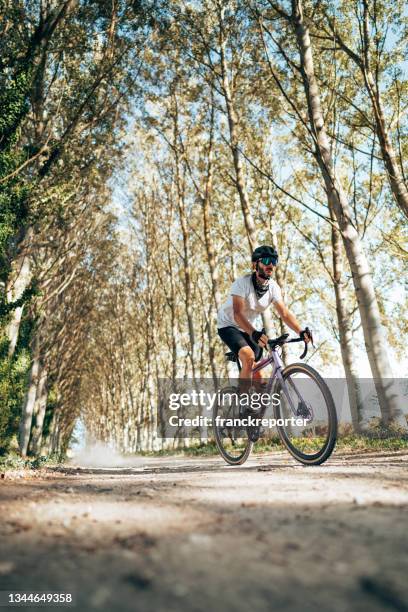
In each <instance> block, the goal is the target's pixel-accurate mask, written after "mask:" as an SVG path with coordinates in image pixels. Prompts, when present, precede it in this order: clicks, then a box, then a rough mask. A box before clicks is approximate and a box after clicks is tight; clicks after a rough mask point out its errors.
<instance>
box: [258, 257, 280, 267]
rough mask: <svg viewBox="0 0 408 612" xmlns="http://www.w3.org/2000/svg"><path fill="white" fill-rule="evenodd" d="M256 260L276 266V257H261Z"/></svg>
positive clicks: (266, 264) (265, 264)
mask: <svg viewBox="0 0 408 612" xmlns="http://www.w3.org/2000/svg"><path fill="white" fill-rule="evenodd" d="M258 261H260V262H261V263H262V264H263V265H264V266H270V265H271V264H272V265H274V266H276V264H277V263H278V258H277V257H261V259H258Z"/></svg>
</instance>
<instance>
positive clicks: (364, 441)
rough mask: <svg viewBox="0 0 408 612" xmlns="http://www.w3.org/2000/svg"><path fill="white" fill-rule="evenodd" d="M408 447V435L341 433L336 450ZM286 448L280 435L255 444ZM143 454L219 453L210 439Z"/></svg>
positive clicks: (257, 448)
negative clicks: (204, 441) (200, 442)
mask: <svg viewBox="0 0 408 612" xmlns="http://www.w3.org/2000/svg"><path fill="white" fill-rule="evenodd" d="M321 443H322V440H321V439H319V438H316V439H315V440H313V439H310V438H308V439H307V448H308V449H309V451H311V450H314V448H316V450H317V449H319V448H320V447H321ZM405 449H408V436H406V435H403V436H396V435H391V436H389V437H379V436H376V435H373V434H368V435H356V434H347V435H341V436H339V438H338V439H337V443H336V450H338V451H342V452H353V451H359V452H369V451H400V450H405ZM282 450H285V448H284V446H283V444H282V442H281V441H280V438H279V437H278V436H276V437H272V438H268V439H261V440H259V441H258V442H257V443H256V444H255V445H254V452H255V453H270V452H274V451H282ZM140 454H141V455H143V456H150V457H166V456H184V457H205V456H212V455H217V454H218V449H217V447H216V444H215V442H214V441H210V442H208V443H206V444H198V443H197V444H195V445H191V446H189V447H187V448H177V449H171V448H170V449H162V450H159V451H152V452H142V453H140Z"/></svg>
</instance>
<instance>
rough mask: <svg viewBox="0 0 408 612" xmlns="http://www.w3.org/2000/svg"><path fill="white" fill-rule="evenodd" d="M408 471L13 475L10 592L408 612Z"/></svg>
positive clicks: (147, 464)
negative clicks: (18, 477)
mask: <svg viewBox="0 0 408 612" xmlns="http://www.w3.org/2000/svg"><path fill="white" fill-rule="evenodd" d="M407 467H408V455H406V454H404V453H395V454H383V455H381V454H375V453H371V454H370V455H369V456H368V455H361V456H360V455H354V456H341V455H336V456H335V457H334V458H333V459H332V460H331V461H330V462H329V463H328V464H326V465H324V466H322V467H317V468H316V467H315V468H313V467H311V468H309V467H302V466H300V465H298V464H295V463H293V462H292V460H291V459H290V458H288V456H287V455H286V454H283V453H273V454H271V455H263V456H260V457H253V458H251V459H250V460H249V461H248V463H247V464H246V465H245V466H243V467H240V468H231V467H229V466H226V465H225V464H223V463H222V460H220V459H218V458H205V459H187V458H160V459H158V458H154V459H153V458H148V459H145V458H143V459H138V460H137V463H135V466H134V467H132V466H126V467H120V468H109V467H108V468H85V467H82V468H78V467H77V466H68V467H67V468H65V469H64V470H62V471H46V470H42V471H40V472H39V473H38V474H37V475H36V476H35V477H32V478H29V479H26V478H20V479H13V478H6V479H5V480H3V481H1V483H0V510H1V516H2V521H1V525H0V537H1V553H2V554H1V560H0V590H2V591H6V590H14V591H28V592H30V591H31V592H41V591H47V592H55V593H72V594H73V596H74V600H75V606H74V607H73V608H71V609H78V610H81V611H84V612H87V611H90V610H103V611H105V610H106V611H109V612H111V611H115V610H121V611H122V610H123V611H128V610H129V611H130V610H135V609H136V610H138V611H139V610H143V611H144V610H146V611H147V610H158V611H161V610H163V611H164V610H166V611H168V610H170V611H172V610H174V611H176V610H177V611H179V610H181V611H190V610H192V611H197V612H198V611H204V610H209V609H215V610H231V611H232V610H234V612H240V611H241V610H242V611H244V610H245V612H247V611H248V610H251V611H263V610H279V611H282V612H286V611H288V612H289V611H291V612H292V611H293V612H298V611H302V612H303V611H304V612H309V611H310V612H316V611H319V610H321V611H322V612H328V611H332V610H333V611H336V612H337V611H338V612H340V611H344V612H345V611H350V610H352V611H356V612H359V611H360V610H361V612H363V611H364V612H367V611H370V612H377V611H380V610H382V611H393V610H394V611H399V612H401V611H405V612H406V611H408V605H407V601H408V584H407V580H406V574H407V550H408V538H407V512H406V511H407V506H408V470H407ZM27 609H36V608H35V607H34V606H30V607H28V608H27ZM38 609H40V608H38Z"/></svg>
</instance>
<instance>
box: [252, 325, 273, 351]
mask: <svg viewBox="0 0 408 612" xmlns="http://www.w3.org/2000/svg"><path fill="white" fill-rule="evenodd" d="M251 337H252V340H253V341H254V342H255V344H257V345H258V346H261V347H262V348H265V347H266V346H267V344H268V339H269V338H268V336H267V335H266V334H265V330H264V329H263V330H262V331H257V330H255V331H254V332H252V335H251Z"/></svg>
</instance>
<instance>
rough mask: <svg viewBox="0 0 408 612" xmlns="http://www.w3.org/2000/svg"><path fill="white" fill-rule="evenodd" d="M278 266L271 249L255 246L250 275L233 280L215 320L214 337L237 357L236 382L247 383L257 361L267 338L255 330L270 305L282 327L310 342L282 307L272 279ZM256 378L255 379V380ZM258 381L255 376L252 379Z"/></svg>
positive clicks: (278, 291) (292, 317) (307, 335)
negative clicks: (216, 329) (260, 317)
mask: <svg viewBox="0 0 408 612" xmlns="http://www.w3.org/2000/svg"><path fill="white" fill-rule="evenodd" d="M277 264H278V253H277V251H276V249H275V248H274V247H272V246H259V247H257V248H256V249H255V250H254V252H253V253H252V270H253V271H252V273H251V274H245V275H244V276H241V277H240V278H237V279H236V280H235V281H234V282H233V284H232V287H231V289H230V291H229V296H228V298H227V300H226V301H225V302H224V304H223V305H222V306H221V307H220V309H219V311H218V316H217V327H218V335H219V336H220V338H221V340H222V341H223V342H224V343H225V344H226V345H227V346H228V348H229V349H230V350H231V351H232V352H233V353H235V354H236V355H238V357H239V359H240V362H241V365H242V369H241V372H240V378H241V379H246V380H251V378H252V374H251V371H252V368H253V367H254V365H255V364H256V363H257V362H258V361H259V360H260V359H261V357H262V350H263V348H264V347H265V346H266V345H267V342H268V337H267V335H266V334H265V333H264V330H262V331H259V330H257V329H255V327H254V326H255V325H256V322H257V319H258V317H259V315H260V314H261V313H262V312H264V311H265V310H266V309H267V308H268V307H269V306H270V305H271V304H273V305H274V307H275V309H276V311H277V313H278V315H279V316H280V317H281V319H282V320H283V322H284V323H286V325H288V326H289V327H290V328H291V329H293V331H294V332H296V333H297V334H299V335H300V336H301V337H302V338H303V339H304V340H305V342H309V341H310V340H311V332H310V330H309V328H308V327H306V328H305V329H303V330H302V328H301V326H300V324H299V323H298V321H297V319H296V317H295V315H294V314H293V313H292V312H291V311H290V310H289V309H288V308H287V307H286V306H285V304H284V302H283V300H282V293H281V290H280V288H279V285H278V284H277V283H276V282H275V281H274V280H273V279H272V274H273V271H274V269H275V267H276V266H277ZM257 375H258V376H257ZM255 377H256V378H262V377H261V375H260V373H256V374H255V375H254V378H255Z"/></svg>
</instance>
